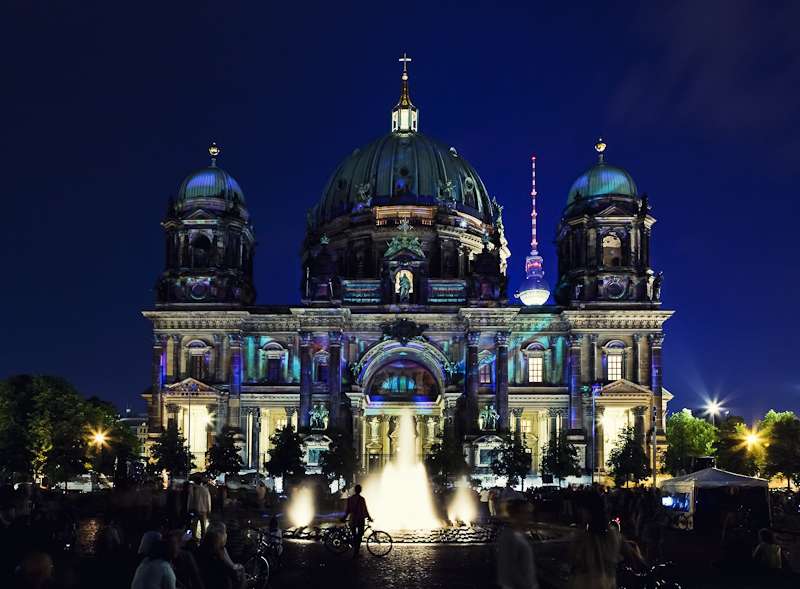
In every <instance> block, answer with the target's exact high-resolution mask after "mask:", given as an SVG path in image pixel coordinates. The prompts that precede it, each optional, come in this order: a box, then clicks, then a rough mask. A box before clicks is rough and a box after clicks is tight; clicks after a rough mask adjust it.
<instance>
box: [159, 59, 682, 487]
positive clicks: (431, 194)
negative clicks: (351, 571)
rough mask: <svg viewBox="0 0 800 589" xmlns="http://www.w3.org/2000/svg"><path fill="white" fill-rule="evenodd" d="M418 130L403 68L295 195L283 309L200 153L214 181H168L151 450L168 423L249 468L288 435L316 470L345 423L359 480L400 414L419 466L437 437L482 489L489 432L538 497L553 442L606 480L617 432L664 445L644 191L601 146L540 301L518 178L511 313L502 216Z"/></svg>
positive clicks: (463, 165) (381, 454)
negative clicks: (514, 447)
mask: <svg viewBox="0 0 800 589" xmlns="http://www.w3.org/2000/svg"><path fill="white" fill-rule="evenodd" d="M418 127H419V111H418V109H417V108H416V107H415V106H414V105H413V104H412V102H411V99H410V95H409V81H408V76H407V74H406V73H405V72H404V73H403V79H402V82H401V92H400V101H399V102H398V104H397V105H396V106H395V107H394V108H393V109H392V112H391V132H390V133H388V134H386V135H382V136H381V137H378V138H377V139H375V140H374V141H372V142H371V143H368V144H367V145H365V146H363V147H362V148H360V149H356V150H355V151H353V152H352V153H351V154H349V155H348V156H347V157H346V158H345V159H344V161H343V162H342V163H341V165H340V166H339V167H338V168H337V169H336V170H335V171H334V172H333V174H332V176H331V177H330V180H329V181H328V183H327V185H326V186H325V188H324V190H323V191H322V196H321V197H320V198H319V200H318V201H317V202H316V204H314V203H313V201H311V200H309V205H310V206H312V208H310V209H309V212H308V216H307V230H306V235H305V238H304V239H303V241H302V244H298V245H300V255H301V259H302V276H303V277H302V284H301V285H300V290H301V295H300V301H299V304H297V305H296V306H275V305H269V304H266V305H261V304H256V285H255V281H254V276H253V256H254V254H255V246H256V239H255V230H254V225H255V221H256V220H253V219H251V217H250V213H249V212H248V210H247V202H246V200H245V196H244V192H243V190H242V189H241V188H240V186H239V185H238V184H237V182H236V181H235V180H234V179H233V178H232V177H231V176H230V175H229V174H228V173H226V172H225V171H223V170H222V169H221V168H219V167H218V166H217V165H216V156H217V154H218V153H219V150H218V149H217V148H216V146H214V147H212V148H211V149H210V150H209V151H210V152H211V156H212V159H211V165H210V166H209V167H206V168H202V169H200V170H198V171H196V172H194V173H192V174H191V175H189V176H188V177H187V178H186V179H185V180H184V182H183V184H182V185H181V188H180V192H179V194H178V198H177V200H174V201H173V200H172V198H170V201H169V204H168V208H167V212H166V218H165V220H164V222H163V224H162V225H163V227H164V233H165V237H166V255H165V265H164V271H163V273H162V274H161V276H160V277H159V279H158V282H157V284H156V289H155V290H156V293H157V300H156V304H155V310H151V311H145V312H144V315H145V317H147V318H148V319H149V320H150V321H151V322H152V324H153V340H152V341H153V371H152V382H151V387H150V388H149V390H148V391H147V392H146V393H145V395H144V396H145V398H146V399H147V403H148V432H149V433H148V435H149V439H148V444H152V442H153V441H154V440H155V438H156V437H158V435H159V434H160V433H161V432H162V431H163V429H164V428H166V427H167V425H168V424H170V423H176V424H177V425H178V427H179V428H180V430H181V432H182V434H183V435H184V436H185V437H186V438H187V440H188V444H189V447H190V450H191V452H192V453H193V454H194V456H195V464H196V465H197V467H198V468H199V469H201V470H202V469H203V465H204V464H205V453H206V451H207V449H208V448H209V446H210V445H211V443H212V442H213V438H214V436H215V435H216V434H218V433H220V432H221V431H222V430H223V429H225V428H233V429H234V431H235V432H236V435H237V438H238V439H239V440H240V443H241V452H242V456H243V459H244V463H245V468H246V469H248V470H261V469H263V465H264V462H265V461H266V460H268V459H269V455H268V453H267V451H268V450H269V448H270V443H271V442H270V436H271V435H273V433H274V432H275V430H276V429H278V428H283V427H285V426H287V425H288V426H291V427H293V428H295V429H296V430H297V431H298V432H299V433H300V434H302V436H303V440H304V441H303V444H304V448H305V456H306V463H307V466H308V470H309V472H314V471H315V469H316V470H317V471H318V462H319V456H320V452H322V451H323V450H325V449H326V448H327V446H328V443H329V438H328V437H327V432H328V431H329V430H330V429H332V428H341V429H346V430H348V431H350V432H351V433H352V435H353V440H354V444H355V447H356V451H357V455H358V458H359V469H360V471H361V473H362V474H364V475H368V474H370V473H374V472H377V471H379V470H380V469H381V468H382V467H383V465H384V464H385V463H387V462H388V461H390V460H391V459H392V457H393V455H394V454H395V452H396V450H397V436H398V432H399V417H400V416H401V415H409V414H410V415H412V416H413V418H414V421H415V424H416V453H417V454H418V455H419V456H423V455H425V454H426V453H428V452H430V449H431V446H432V445H433V444H434V443H436V441H437V436H439V434H440V433H441V432H442V430H443V428H444V426H445V423H447V422H449V423H450V424H451V425H452V426H453V431H454V432H455V435H456V436H457V438H458V440H459V441H460V442H461V443H462V444H463V448H464V454H465V456H466V457H467V461H468V463H469V464H470V466H472V467H473V473H474V474H473V476H474V477H476V478H481V479H482V480H483V481H484V482H485V483H494V482H495V481H494V478H493V476H492V475H491V471H490V468H489V464H490V463H491V460H492V457H493V455H494V451H495V448H496V447H497V445H498V444H499V442H500V435H502V433H503V432H508V431H511V432H516V433H518V434H519V435H520V436H521V437H522V439H523V440H524V442H525V444H526V446H527V448H528V450H529V452H530V453H531V461H532V470H531V473H530V475H529V477H528V480H527V481H526V485H528V484H541V483H542V481H545V482H547V481H548V476H547V473H543V472H541V469H540V461H541V455H542V449H543V447H544V446H545V445H546V444H547V443H548V442H549V441H550V440H551V439H552V438H553V437H554V436H555V435H556V434H557V433H558V432H560V431H564V432H566V434H567V436H568V438H569V439H570V440H571V441H572V443H573V444H574V445H576V447H578V449H579V455H580V461H581V467H582V470H583V473H584V474H583V477H582V479H583V481H588V480H590V479H593V480H606V479H605V477H606V461H607V459H608V456H609V452H610V451H611V449H613V447H614V444H615V442H616V441H617V436H618V434H619V432H620V431H621V430H622V428H624V427H633V428H634V431H635V435H636V437H637V439H638V440H639V441H640V442H641V443H642V444H643V445H644V446H645V448H646V449H647V452H648V455H650V453H651V452H652V451H653V450H652V449H653V448H654V446H657V447H658V448H659V450H658V451H659V452H660V451H661V450H663V448H664V445H665V439H664V431H663V426H664V414H665V412H666V405H667V402H668V400H669V399H670V398H671V395H670V394H669V393H668V392H667V391H666V390H665V389H664V388H663V387H662V383H661V346H662V342H663V338H664V336H663V332H662V325H663V322H664V321H665V320H666V319H668V318H669V317H670V316H671V315H672V312H671V311H664V310H661V302H660V295H661V293H660V290H661V277H660V275H655V273H654V271H653V270H652V269H651V267H650V232H651V230H652V226H653V224H654V223H655V219H654V218H653V217H652V216H651V215H650V206H649V204H648V198H647V194H646V193H644V194H642V195H641V197H640V196H639V193H638V191H637V188H636V184H635V183H634V181H633V178H631V176H630V175H629V174H628V173H627V172H626V171H625V170H624V169H622V168H620V167H617V166H614V165H611V164H609V163H606V162H604V161H603V149H604V148H605V145H604V144H603V143H602V142H601V143H599V144H598V146H597V148H596V149H597V150H598V152H599V161H597V162H596V163H594V165H591V166H590V167H589V168H588V169H587V170H586V171H585V172H584V173H583V174H581V175H580V176H579V177H578V178H577V180H575V182H574V184H573V185H572V188H571V189H570V190H569V192H568V196H567V199H566V206H565V207H564V211H563V213H562V217H561V220H560V222H559V223H558V226H557V227H556V228H555V243H556V245H557V252H558V272H557V276H558V281H557V284H556V286H555V288H554V289H553V298H554V300H555V304H553V305H547V304H544V303H545V302H546V301H547V300H548V299H549V296H550V290H549V286H548V284H547V282H545V280H544V279H543V277H542V275H543V272H542V258H541V257H540V256H539V255H538V252H537V250H536V245H537V244H536V212H535V194H536V191H535V183H534V190H533V196H534V201H533V203H534V206H533V215H532V219H533V237H534V239H533V251H532V252H531V255H529V256H528V257H527V259H526V271H527V278H526V279H525V281H524V282H523V283H522V285H521V286H520V289H519V293H518V294H519V298H520V300H521V301H522V304H509V296H508V285H507V282H508V279H507V277H506V264H507V259H508V257H509V256H510V252H509V249H508V243H507V241H506V239H505V236H504V233H503V220H502V214H501V213H502V207H501V206H500V205H499V204H498V203H497V202H496V200H494V199H490V198H489V196H488V194H489V193H488V192H487V189H486V187H485V186H484V183H483V181H482V180H481V178H480V176H479V175H478V173H477V172H476V170H475V169H474V168H473V167H472V166H471V165H470V163H469V162H468V161H467V160H466V159H464V157H463V156H462V155H460V154H459V153H458V151H457V150H456V149H455V148H454V147H446V146H445V144H443V143H440V142H439V141H437V140H435V139H433V138H431V137H428V136H427V135H424V134H422V133H420V132H419V130H418ZM517 214H518V212H517ZM654 425H655V428H654V427H653V426H654ZM654 437H655V439H653V438H654Z"/></svg>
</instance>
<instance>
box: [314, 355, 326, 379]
mask: <svg viewBox="0 0 800 589" xmlns="http://www.w3.org/2000/svg"><path fill="white" fill-rule="evenodd" d="M314 382H317V383H321V384H327V382H328V357H327V356H322V357H320V358H318V359H317V361H316V362H314Z"/></svg>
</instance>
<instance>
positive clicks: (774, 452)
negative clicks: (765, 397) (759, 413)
mask: <svg viewBox="0 0 800 589" xmlns="http://www.w3.org/2000/svg"><path fill="white" fill-rule="evenodd" d="M768 440H769V445H768V446H766V448H765V454H766V456H765V461H764V473H765V474H766V475H767V476H769V477H774V476H776V475H779V474H782V475H783V476H785V477H786V484H787V488H788V489H789V491H791V489H792V480H793V479H794V480H795V481H796V480H798V479H800V419H798V418H797V417H795V416H794V415H793V414H789V415H786V414H783V417H781V418H780V419H777V420H776V421H775V422H774V423H773V424H771V426H770V427H769V433H768Z"/></svg>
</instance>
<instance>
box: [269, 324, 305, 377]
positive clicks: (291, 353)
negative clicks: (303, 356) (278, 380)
mask: <svg viewBox="0 0 800 589" xmlns="http://www.w3.org/2000/svg"><path fill="white" fill-rule="evenodd" d="M295 340H297V336H296V335H294V334H293V333H290V334H289V335H287V336H286V349H287V353H286V366H285V367H284V373H283V378H284V382H287V383H289V382H294V359H295V358H296V357H297V354H296V352H295V349H294V347H295ZM265 370H266V369H265Z"/></svg>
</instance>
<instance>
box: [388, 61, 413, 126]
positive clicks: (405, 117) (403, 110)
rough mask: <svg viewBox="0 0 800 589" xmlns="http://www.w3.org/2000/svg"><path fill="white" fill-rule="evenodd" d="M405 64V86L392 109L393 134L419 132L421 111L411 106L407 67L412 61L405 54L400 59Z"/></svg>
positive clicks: (403, 85)
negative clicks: (418, 125)
mask: <svg viewBox="0 0 800 589" xmlns="http://www.w3.org/2000/svg"><path fill="white" fill-rule="evenodd" d="M399 61H402V62H403V84H402V87H401V89H400V101H399V102H398V103H397V106H395V107H394V108H393V109H392V133H397V132H403V131H406V132H407V131H412V132H416V131H417V123H418V122H419V111H418V110H417V107H416V106H414V105H413V104H411V98H410V97H409V94H408V71H407V69H406V65H407V64H408V62H409V61H411V58H410V57H407V56H406V54H405V53H404V54H403V57H401V58H400V59H399Z"/></svg>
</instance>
